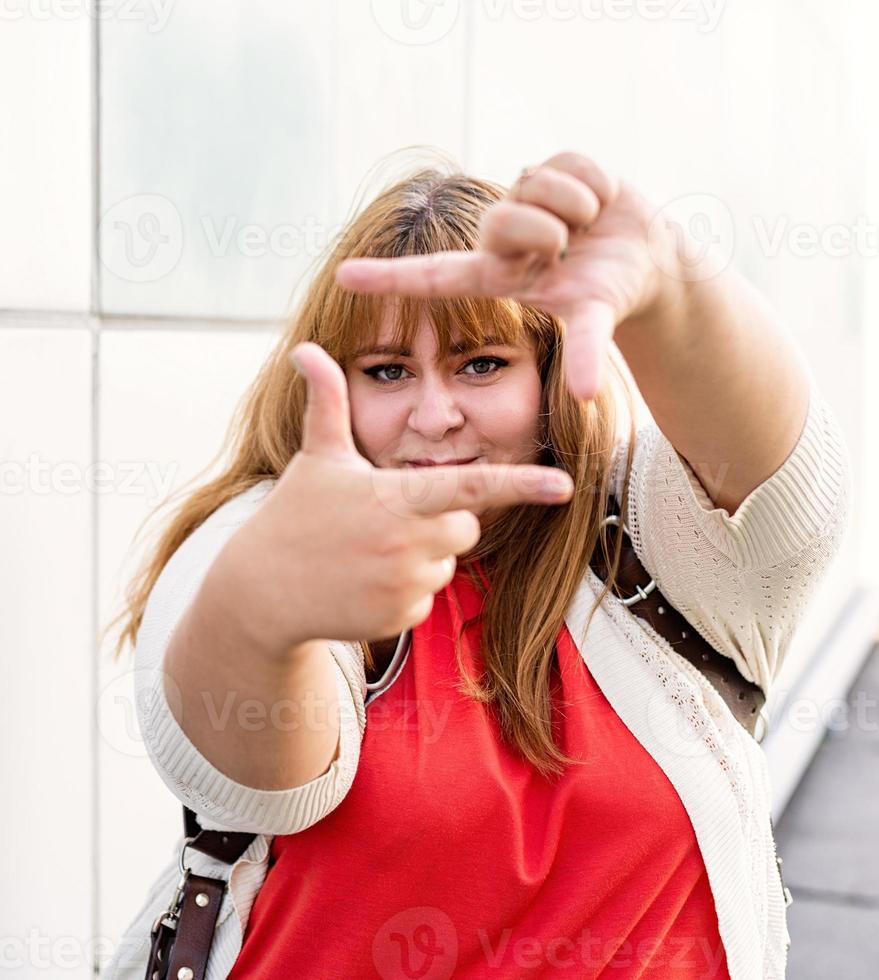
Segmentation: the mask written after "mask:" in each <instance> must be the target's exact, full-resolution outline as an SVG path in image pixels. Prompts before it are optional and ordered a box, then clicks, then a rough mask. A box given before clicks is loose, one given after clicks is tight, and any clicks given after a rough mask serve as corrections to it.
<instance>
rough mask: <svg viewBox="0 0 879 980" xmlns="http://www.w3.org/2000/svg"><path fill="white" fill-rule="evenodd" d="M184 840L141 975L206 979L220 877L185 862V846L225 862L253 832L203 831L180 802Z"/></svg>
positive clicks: (148, 979) (222, 887) (160, 979)
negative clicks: (177, 870)
mask: <svg viewBox="0 0 879 980" xmlns="http://www.w3.org/2000/svg"><path fill="white" fill-rule="evenodd" d="M183 826H184V840H183V846H182V847H181V849H180V881H179V882H178V884H177V890H176V892H175V894H174V898H173V899H172V901H171V904H170V905H169V906H168V908H167V909H166V910H165V911H164V912H162V914H161V915H160V916H159V917H158V918H157V919H156V921H155V922H154V923H153V928H152V933H151V937H152V942H151V944H150V953H149V960H148V962H147V969H146V976H145V980H204V976H205V973H206V971H207V965H208V957H209V956H210V951H211V943H212V942H213V939H214V929H215V927H216V924H217V916H218V915H219V914H220V905H221V904H222V901H223V896H224V895H225V893H226V885H227V882H226V880H225V879H224V878H211V877H208V876H206V875H197V874H194V873H193V871H192V870H191V869H190V868H188V867H187V866H186V863H185V858H186V851H187V849H188V848H192V849H193V850H196V851H201V852H202V853H203V854H207V855H208V857H211V858H214V859H215V860H217V861H221V862H222V863H223V864H230V865H231V864H234V863H235V862H236V861H237V860H238V858H240V857H241V855H242V854H243V853H244V852H245V851H246V850H247V848H248V847H249V846H250V844H251V841H253V840H254V838H255V837H256V836H257V835H256V834H246V833H238V832H233V831H225V830H203V829H202V828H201V827H200V826H199V823H198V820H197V819H196V815H195V813H193V811H192V810H190V809H189V808H188V807H186V806H184V807H183Z"/></svg>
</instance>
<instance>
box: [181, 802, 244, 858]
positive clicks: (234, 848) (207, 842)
mask: <svg viewBox="0 0 879 980" xmlns="http://www.w3.org/2000/svg"><path fill="white" fill-rule="evenodd" d="M183 827H184V831H185V833H186V836H187V837H188V838H190V840H189V843H188V844H187V847H191V848H193V849H194V850H196V851H201V853H202V854H207V856H208V857H212V858H216V860H217V861H222V862H223V863H224V864H233V863H234V862H235V861H237V860H238V858H240V857H241V855H242V854H243V853H244V852H245V851H246V850H247V848H248V847H250V842H251V841H252V840H253V839H254V837H256V834H247V833H241V832H239V831H231V830H202V828H201V827H200V826H199V823H198V821H197V820H196V817H195V814H194V813H193V812H192V810H190V809H189V807H186V806H184V807H183Z"/></svg>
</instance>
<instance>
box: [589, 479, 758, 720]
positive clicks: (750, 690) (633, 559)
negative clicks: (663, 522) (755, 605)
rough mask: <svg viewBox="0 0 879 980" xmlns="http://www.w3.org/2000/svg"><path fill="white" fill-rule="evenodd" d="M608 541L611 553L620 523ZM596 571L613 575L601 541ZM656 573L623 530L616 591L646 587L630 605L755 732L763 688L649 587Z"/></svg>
mask: <svg viewBox="0 0 879 980" xmlns="http://www.w3.org/2000/svg"><path fill="white" fill-rule="evenodd" d="M607 516H608V517H617V518H618V517H619V505H618V503H617V501H616V499H615V498H614V497H613V496H610V497H609V498H608V501H607ZM607 531H608V547H609V549H610V553H611V555H612V554H613V548H614V547H615V544H616V535H617V534H618V533H619V527H618V526H617V525H614V524H612V523H609V524H608V526H607ZM590 564H591V566H592V568H593V569H594V571H595V574H596V575H597V576H598V577H599V578H600V579H601V580H602V581H606V579H607V564H606V563H605V561H604V555H603V554H602V549H601V548H600V547H596V548H595V551H594V553H593V555H592V560H591V562H590ZM650 582H651V578H650V575H649V574H648V572H647V571H646V570H645V568H644V566H643V565H642V564H641V562H640V560H639V558H638V556H637V554H636V553H635V548H634V546H633V545H632V542H631V539H630V538H629V534H628V529H626V532H625V534H624V536H623V545H622V554H621V556H620V569H619V572H618V574H617V585H618V589H616V590H614V594H615V595H617V596H619V597H620V598H622V599H627V598H629V597H630V596H637V595H638V592H639V588H640V589H641V590H642V591H643V592H644V593H645V595H644V596H643V597H639V598H638V599H636V601H635V602H634V603H633V604H631V605H630V606H629V607H628V608H629V610H630V611H631V612H632V614H633V615H634V616H638V617H639V618H641V619H643V620H645V621H646V622H647V623H649V624H650V626H652V627H653V629H654V630H656V632H657V633H659V635H660V636H662V637H664V638H665V639H666V640H667V641H668V642H669V644H670V645H671V646H672V647H673V648H674V650H675V652H676V653H679V654H681V655H682V656H684V657H686V659H687V660H689V661H690V663H691V664H693V666H694V667H697V668H698V669H699V670H700V671H702V673H703V674H704V675H705V677H707V679H708V680H709V681H710V683H711V684H712V686H713V687H714V688H715V690H716V691H717V692H718V693H719V694H720V696H721V697H722V698H723V700H724V701H725V702H726V704H727V706H728V707H729V709H730V711H731V712H732V713H733V716H734V717H735V718H736V720H737V721H738V722H739V723H740V724H741V725H742V726H743V727H744V728H745V729H746V731H748V732H749V733H750V734H751V735H753V734H754V731H755V729H756V726H757V720H758V718H759V713H760V709H761V708H762V707H763V704H764V702H765V700H766V698H765V695H764V693H763V691H762V690H761V689H760V688H759V687H758V686H757V685H756V684H752V683H751V682H750V681H747V680H745V678H744V677H742V675H741V674H740V673H739V671H738V669H737V668H736V665H735V663H734V662H733V661H732V660H731V659H730V658H729V657H727V656H725V655H724V654H722V653H719V652H718V651H717V650H716V649H715V648H714V647H713V646H712V645H711V644H710V643H709V642H708V641H707V640H706V639H705V638H704V637H703V636H702V635H701V634H700V633H699V632H698V630H696V629H695V628H694V627H693V626H692V624H691V623H690V622H689V621H688V620H686V619H685V618H684V617H683V616H682V615H681V614H680V613H679V612H678V611H677V609H675V608H674V606H672V604H671V603H670V602H669V601H668V599H666V598H665V596H664V595H663V594H662V593H661V592H660V591H659V587H658V586H656V585H655V583H654V587H653V589H652V590H650V591H649V592H648V583H650Z"/></svg>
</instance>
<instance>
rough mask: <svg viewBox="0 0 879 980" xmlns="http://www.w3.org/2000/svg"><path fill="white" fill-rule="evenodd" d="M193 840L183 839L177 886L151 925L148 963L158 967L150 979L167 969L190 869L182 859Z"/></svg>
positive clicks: (159, 978)
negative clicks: (166, 904) (167, 903)
mask: <svg viewBox="0 0 879 980" xmlns="http://www.w3.org/2000/svg"><path fill="white" fill-rule="evenodd" d="M194 840H195V838H194V837H186V838H184V840H183V845H182V847H181V848H180V855H179V858H178V863H179V865H180V880H179V881H178V882H177V888H176V889H175V890H174V897H173V898H172V899H171V902H170V904H169V905H168V907H167V908H166V909H165V910H164V911H162V912H160V913H159V914H158V915H157V916H156V920H155V922H153V927H152V929H150V938H151V940H152V942H151V944H150V965H151V967H158V969H153V971H152V977H151V978H150V980H163V978H164V977H165V972H166V971H167V969H168V962H169V960H170V953H171V948H172V947H173V945H174V940H175V939H176V938H177V937H176V932H177V925H178V923H179V922H180V909H181V907H182V905H183V892H184V889H185V887H186V882H187V880H188V879H189V873H190V870H191V869H190V868H188V867H186V865H185V864H184V863H183V859H184V857H185V856H186V848H187V847H189V845H190V844H191V843H192V842H193V841H194ZM163 927H164V931H163Z"/></svg>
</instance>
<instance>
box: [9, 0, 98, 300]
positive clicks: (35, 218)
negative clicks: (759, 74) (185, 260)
mask: <svg viewBox="0 0 879 980" xmlns="http://www.w3.org/2000/svg"><path fill="white" fill-rule="evenodd" d="M26 9H27V6H26V5H25V4H18V3H16V2H12V3H9V4H4V6H3V10H2V14H0V92H2V93H3V97H2V98H0V215H2V222H0V228H2V234H0V309H13V310H16V309H29V310H87V309H88V307H89V297H90V293H91V255H92V236H91V234H90V230H89V229H90V225H91V212H92V191H91V145H92V129H91V127H92V108H91V50H92V49H91V45H90V39H91V33H90V30H91V25H90V22H89V19H88V18H87V17H85V16H82V15H80V16H78V17H77V16H74V17H73V18H72V19H65V20H61V19H58V18H53V17H48V18H45V19H36V18H33V17H30V16H27V15H26V14H25V13H24V11H25V10H26ZM16 13H20V14H21V16H19V17H16V16H15V15H16Z"/></svg>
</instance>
